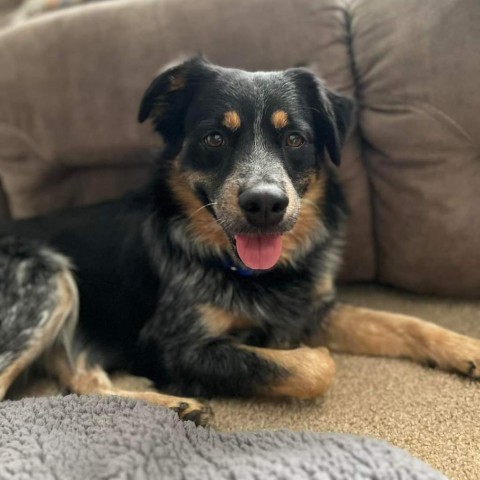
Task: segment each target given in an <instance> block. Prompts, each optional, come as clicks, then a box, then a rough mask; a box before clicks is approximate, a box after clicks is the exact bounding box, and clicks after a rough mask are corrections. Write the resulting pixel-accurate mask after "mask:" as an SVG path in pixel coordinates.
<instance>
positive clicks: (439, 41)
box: [0, 0, 480, 295]
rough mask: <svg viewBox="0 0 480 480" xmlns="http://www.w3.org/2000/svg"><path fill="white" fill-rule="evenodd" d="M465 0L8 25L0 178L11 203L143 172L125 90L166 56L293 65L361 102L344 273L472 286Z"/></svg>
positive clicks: (139, 132)
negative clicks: (305, 68)
mask: <svg viewBox="0 0 480 480" xmlns="http://www.w3.org/2000/svg"><path fill="white" fill-rule="evenodd" d="M478 10H479V9H478V5H476V2H475V0H392V1H389V2H385V1H383V0H358V1H340V0H297V1H295V2H286V1H281V2H279V1H278V0H244V1H242V2H235V1H233V0H202V1H201V2H199V1H198V0H182V1H181V2H179V1H178V0H159V1H156V2H152V1H151V0H136V1H117V2H101V3H99V4H93V5H90V6H88V7H82V8H79V9H74V10H67V11H64V12H61V13H58V14H50V15H45V16H43V17H40V18H39V19H38V20H34V21H30V22H27V23H25V24H23V25H21V26H19V27H15V28H12V29H9V30H6V31H4V32H3V33H2V34H1V35H0V65H2V70H1V72H0V177H1V181H2V183H3V187H4V189H5V192H6V195H7V197H8V205H9V209H10V213H11V215H12V216H14V217H25V216H30V215H33V214H38V213H43V212H47V211H50V210H52V209H56V208H63V207H67V206H71V205H79V204H85V203H91V202H94V201H98V200H101V199H104V198H110V197H113V196H116V195H119V194H120V193H122V192H123V191H125V190H127V189H128V188H131V187H134V186H136V185H139V184H140V183H142V182H143V181H144V180H145V179H146V178H147V177H148V175H149V174H150V172H151V168H152V166H151V150H152V147H153V146H155V145H157V146H160V142H159V140H158V139H156V138H154V137H153V135H152V134H151V132H150V130H149V128H148V127H146V126H144V125H143V126H140V125H138V124H137V123H136V121H135V118H136V113H137V108H138V103H139V100H140V98H141V95H142V93H143V91H144V89H145V88H146V86H147V85H148V84H149V82H150V80H151V79H152V78H153V76H154V75H155V72H156V71H157V70H158V68H159V67H160V66H161V65H162V64H163V63H166V62H170V61H172V59H175V57H177V56H178V55H180V54H185V53H189V52H191V53H196V52H200V51H201V52H204V53H206V55H207V56H208V57H209V58H210V59H211V60H212V61H214V62H218V63H221V64H223V65H226V66H236V67H242V68H247V69H252V70H257V69H268V70H270V69H282V68H286V67H291V66H294V65H306V66H308V67H310V68H312V69H313V70H314V71H316V72H317V73H319V74H321V76H322V77H323V78H325V79H326V81H327V84H328V85H329V86H331V87H333V88H336V89H337V90H339V91H341V92H344V93H346V94H349V95H352V96H355V97H356V98H357V99H358V104H359V109H358V122H359V124H358V126H356V127H355V128H353V131H352V134H351V136H350V139H349V141H348V144H347V146H346V148H345V151H344V154H343V163H342V166H341V167H340V170H339V173H340V177H341V179H342V181H343V183H344V186H345V189H346V193H347V197H348V200H349V203H350V206H351V209H352V218H351V221H350V227H349V235H348V242H347V248H346V256H345V268H344V271H343V277H344V278H347V279H355V280H372V279H380V280H382V281H384V282H386V283H391V284H394V285H397V286H400V287H405V288H410V289H413V290H417V291H424V292H436V293H450V294H462V295H478V294H479V292H480V255H479V254H478V253H476V252H477V251H478V241H477V239H478V238H479V234H480V225H479V223H478V222H479V219H478V217H476V218H475V215H474V211H475V209H477V207H476V205H477V204H478V202H475V200H478V198H479V196H480V193H479V192H480V162H479V161H478V160H479V159H478V157H479V150H480V149H479V145H478V140H477V141H475V140H473V139H478V138H480V136H479V135H478V133H479V132H478V131H479V129H480V121H479V120H477V118H476V115H475V109H476V112H477V113H478V111H480V109H479V108H478V107H479V106H480V105H479V102H480V97H478V95H477V96H476V98H474V96H475V90H474V87H475V81H474V80H473V79H474V78H477V79H478V78H480V75H479V74H480V61H478V59H479V57H478V55H479V54H478V48H476V46H477V47H478V44H479V43H480V31H479V28H480V13H479V11H478ZM453 12H455V14H453ZM475 58H476V59H477V61H476V62H475V61H474V59H475ZM460 243H461V245H460ZM471 267H474V268H471Z"/></svg>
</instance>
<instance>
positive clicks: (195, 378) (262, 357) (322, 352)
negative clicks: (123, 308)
mask: <svg viewBox="0 0 480 480" xmlns="http://www.w3.org/2000/svg"><path fill="white" fill-rule="evenodd" d="M182 310H183V315H182V318H183V319H184V321H187V322H188V327H187V326H186V325H184V324H183V323H182V322H179V320H178V315H176V318H175V319H173V318H170V317H171V315H174V312H175V310H174V309H173V308H172V309H162V311H161V312H159V315H158V316H157V317H156V319H154V320H153V321H152V322H151V323H150V324H149V325H147V328H146V329H145V330H144V332H143V334H142V343H143V348H144V351H149V352H154V351H155V350H156V351H157V352H158V356H159V358H162V359H163V362H162V364H163V365H164V368H165V369H166V371H161V370H160V371H157V370H155V369H150V370H149V371H147V372H145V373H144V374H145V375H146V376H148V377H150V378H152V379H153V380H154V381H155V382H156V383H159V384H162V382H163V383H165V379H166V378H167V379H168V382H169V383H170V387H171V388H173V389H174V390H175V391H176V392H178V393H181V394H183V395H191V396H207V397H210V396H217V395H218V396H241V397H248V396H255V395H259V396H289V397H297V398H313V397H317V396H320V395H322V394H323V393H324V392H325V390H327V388H328V387H329V386H330V384H331V382H332V380H333V376H334V373H335V365H334V362H333V360H332V358H331V357H330V355H329V353H328V351H327V350H326V349H325V348H308V347H302V348H296V349H292V350H276V349H268V348H259V347H251V346H246V345H242V344H239V343H236V342H235V340H234V339H233V338H232V337H230V336H228V330H229V329H230V327H232V326H234V328H238V319H236V318H234V316H232V314H231V313H229V312H227V311H222V310H221V309H218V308H212V307H211V306H208V307H205V306H203V307H198V306H197V307H191V308H187V309H186V308H185V306H182ZM166 324H168V325H169V328H168V330H167V328H166ZM172 325H175V327H176V328H172ZM159 332H163V334H161V335H160V334H159Z"/></svg>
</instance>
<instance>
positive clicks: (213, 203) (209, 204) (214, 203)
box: [192, 202, 218, 217]
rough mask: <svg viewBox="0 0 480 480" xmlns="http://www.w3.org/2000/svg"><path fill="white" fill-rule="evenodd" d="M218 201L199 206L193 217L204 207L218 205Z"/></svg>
mask: <svg viewBox="0 0 480 480" xmlns="http://www.w3.org/2000/svg"><path fill="white" fill-rule="evenodd" d="M217 204H218V202H212V203H207V204H206V205H203V206H201V207H200V208H198V209H197V210H195V211H194V212H193V213H192V217H193V216H194V215H195V214H197V213H198V212H199V211H200V210H203V209H204V208H207V207H210V206H211V205H217Z"/></svg>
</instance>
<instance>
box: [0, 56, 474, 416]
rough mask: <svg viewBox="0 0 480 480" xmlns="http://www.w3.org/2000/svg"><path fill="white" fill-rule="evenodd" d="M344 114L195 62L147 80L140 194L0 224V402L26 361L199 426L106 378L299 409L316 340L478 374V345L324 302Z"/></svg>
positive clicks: (266, 80)
mask: <svg viewBox="0 0 480 480" xmlns="http://www.w3.org/2000/svg"><path fill="white" fill-rule="evenodd" d="M351 111H352V102H351V101H350V100H348V99H346V98H344V97H342V96H340V95H337V94H335V93H333V92H332V91H330V90H328V89H327V88H325V87H324V86H323V85H322V84H321V83H320V82H319V81H318V80H317V79H316V78H315V77H314V75H313V74H312V73H310V72H309V71H307V70H304V69H291V70H286V71H282V72H270V73H248V72H244V71H240V70H233V69H226V68H221V67H218V66H214V65H212V64H210V63H208V62H207V61H206V60H205V59H203V58H194V59H192V60H189V61H186V62H185V63H182V64H180V65H178V66H176V67H173V68H171V69H169V70H167V71H165V72H164V73H162V74H160V75H159V76H158V77H157V78H156V79H155V80H154V81H153V83H152V84H151V86H150V88H149V89H148V90H147V92H146V93H145V96H144V98H143V101H142V104H141V107H140V114H139V119H140V121H142V122H143V121H144V120H146V119H148V118H151V119H153V122H154V125H155V129H156V131H157V132H158V133H159V134H161V135H162V136H163V138H164V140H165V145H166V147H165V150H164V152H163V154H162V155H161V158H159V160H158V164H157V170H156V173H155V175H154V178H153V179H152V181H151V182H150V184H149V185H148V186H146V187H145V188H144V189H142V190H141V191H138V192H135V193H132V194H130V195H127V196H125V197H123V198H122V199H120V200H117V201H113V202H109V203H104V204H101V205H97V206H92V207H86V208H80V209H75V210H72V211H67V212H63V213H57V214H52V215H49V216H46V217H42V218H35V219H32V220H24V221H18V222H8V223H3V224H2V225H1V227H0V233H1V235H2V240H1V242H0V281H1V287H0V398H2V397H3V396H4V394H5V392H6V390H7V389H8V388H9V386H10V384H11V383H12V381H13V380H14V379H15V378H16V377H17V376H18V375H19V374H20V373H21V372H22V371H23V370H24V369H25V368H26V367H27V366H29V365H30V364H32V363H34V362H35V363H38V362H39V361H40V360H41V362H42V364H43V365H44V366H45V367H46V368H47V369H48V371H49V372H50V373H52V374H53V375H56V376H57V377H58V378H59V380H60V381H61V383H62V384H63V385H65V387H66V388H67V389H69V390H70V391H72V392H77V393H80V394H102V395H110V394H111V395H123V396H127V397H132V398H138V399H144V400H147V401H150V402H153V403H156V404H161V405H166V406H168V407H170V408H174V409H176V410H177V411H179V414H180V416H181V417H183V418H187V419H193V420H195V421H197V422H199V423H203V422H205V421H206V417H207V415H208V413H207V411H206V410H205V409H203V407H202V406H201V404H199V403H198V402H196V401H195V400H191V399H185V398H180V397H172V396H169V395H164V394H160V393H152V392H133V391H127V390H120V389H118V388H115V387H114V386H113V384H112V383H111V381H110V379H109V376H108V373H107V372H110V371H112V370H116V369H122V370H127V371H129V372H130V373H132V374H136V375H142V376H146V377H148V378H150V379H151V380H153V381H154V383H155V385H156V387H157V388H159V389H161V390H163V391H165V392H168V393H170V394H176V395H180V394H181V395H187V396H194V397H195V396H207V397H209V396H215V395H224V396H250V395H274V396H276V395H279V396H292V397H299V398H311V397H316V396H318V395H322V394H323V393H324V392H325V391H326V390H327V388H328V387H329V385H330V384H331V382H332V379H333V376H334V370H335V367H334V363H333V361H332V358H331V357H330V356H329V353H328V350H327V348H324V347H328V348H330V349H332V350H334V351H340V352H349V353H355V354H366V355H385V356H395V357H408V358H411V359H413V360H416V361H420V362H425V363H430V364H434V365H437V366H438V367H440V368H442V369H445V370H453V371H458V372H460V373H462V374H466V375H469V376H471V377H477V378H478V377H479V376H480V341H478V340H474V339H471V338H468V337H465V336H461V335H458V334H456V333H453V332H450V331H447V330H445V329H442V328H439V327H437V326H435V325H433V324H431V323H427V322H424V321H421V320H419V319H416V318H412V317H407V316H403V315H397V314H392V313H386V312H377V311H371V310H366V309H359V308H353V307H349V306H344V305H340V304H337V303H336V302H335V288H334V278H335V274H336V271H337V268H338V264H339V258H340V250H341V246H342V232H343V226H344V221H345V217H346V206H345V201H344V198H343V195H342V191H341V188H340V187H339V185H338V183H337V180H336V178H335V173H334V166H333V165H330V162H331V163H333V164H335V165H338V164H339V162H340V149H341V145H342V142H343V140H344V137H345V135H346V131H347V128H348V124H349V119H350V115H351ZM70 262H71V263H70ZM72 265H73V266H72Z"/></svg>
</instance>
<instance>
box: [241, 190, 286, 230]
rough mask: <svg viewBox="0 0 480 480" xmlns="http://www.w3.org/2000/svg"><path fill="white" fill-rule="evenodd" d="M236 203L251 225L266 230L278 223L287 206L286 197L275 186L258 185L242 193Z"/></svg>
mask: <svg viewBox="0 0 480 480" xmlns="http://www.w3.org/2000/svg"><path fill="white" fill-rule="evenodd" d="M238 203H239V205H240V208H241V209H242V211H243V213H244V214H245V217H246V218H247V220H248V221H249V222H250V223H251V224H252V225H255V226H256V227H260V228H267V227H273V226H275V225H277V224H278V223H280V221H281V220H282V218H283V216H284V214H285V210H286V209H287V206H288V197H287V195H285V193H284V191H283V190H282V189H281V188H279V187H277V186H275V185H258V186H256V187H253V188H249V189H248V190H245V191H244V192H242V193H241V194H240V196H239V197H238Z"/></svg>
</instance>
